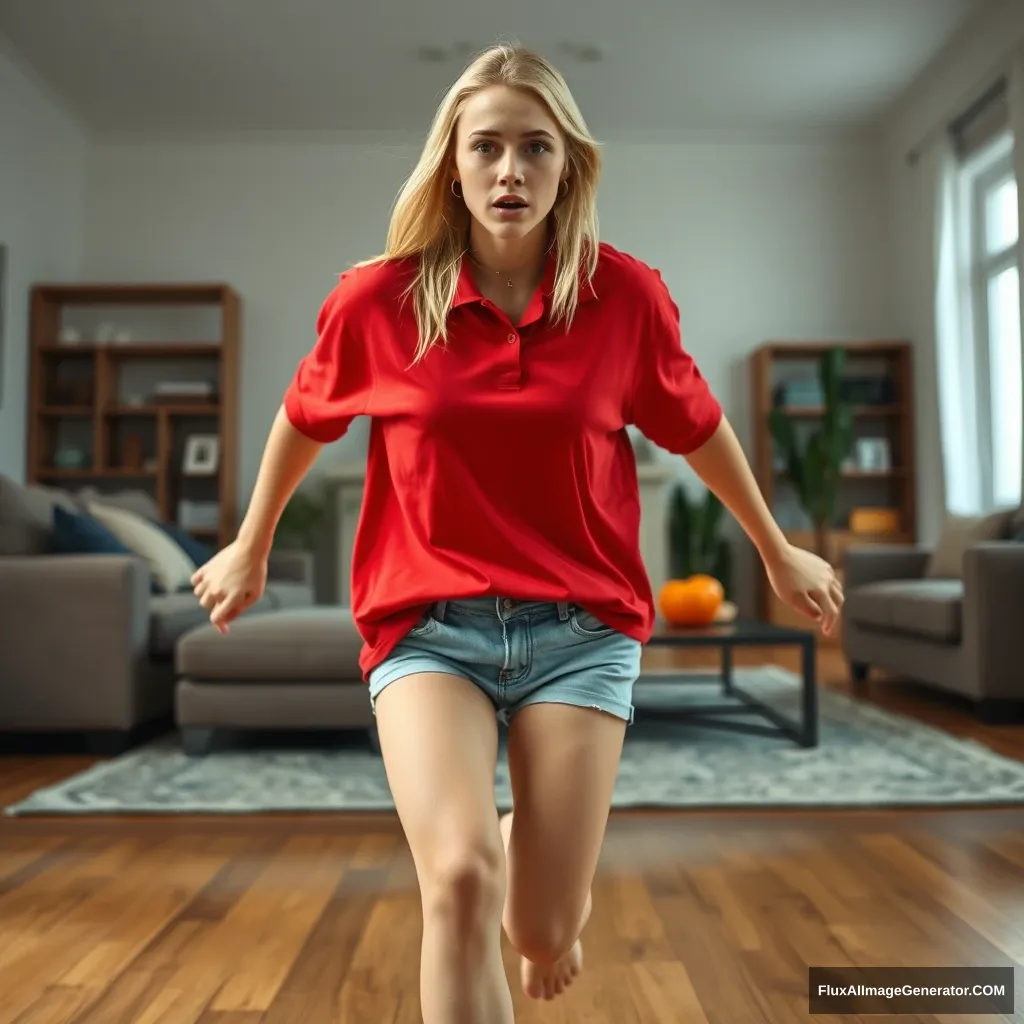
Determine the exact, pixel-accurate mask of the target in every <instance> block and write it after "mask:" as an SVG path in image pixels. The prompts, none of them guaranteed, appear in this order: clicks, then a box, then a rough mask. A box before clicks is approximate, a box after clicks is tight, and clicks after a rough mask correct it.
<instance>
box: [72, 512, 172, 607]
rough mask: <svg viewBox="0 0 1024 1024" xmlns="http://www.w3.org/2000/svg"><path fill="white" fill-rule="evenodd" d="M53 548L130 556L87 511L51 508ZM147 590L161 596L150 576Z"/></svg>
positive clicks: (160, 591)
mask: <svg viewBox="0 0 1024 1024" xmlns="http://www.w3.org/2000/svg"><path fill="white" fill-rule="evenodd" d="M53 549H54V551H56V552H57V553H58V554H62V555H134V552H133V551H132V550H131V548H128V547H126V546H125V545H124V544H123V543H122V542H121V540H120V539H119V538H118V537H117V536H116V535H115V534H113V533H111V532H110V530H108V529H107V528H106V527H105V526H104V525H103V524H102V523H101V522H100V521H99V520H98V519H95V518H94V517H93V516H91V515H89V514H88V513H87V512H68V511H67V509H63V508H61V507H60V505H54V506H53ZM150 589H151V590H152V592H153V593H154V594H162V593H163V592H164V588H163V587H162V586H160V584H159V583H157V582H156V580H155V579H153V578H152V577H150Z"/></svg>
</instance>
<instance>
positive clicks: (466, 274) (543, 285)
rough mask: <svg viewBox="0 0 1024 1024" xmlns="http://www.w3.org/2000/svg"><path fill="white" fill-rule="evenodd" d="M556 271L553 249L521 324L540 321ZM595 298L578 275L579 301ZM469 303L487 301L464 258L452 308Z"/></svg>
mask: <svg viewBox="0 0 1024 1024" xmlns="http://www.w3.org/2000/svg"><path fill="white" fill-rule="evenodd" d="M556 270H557V260H556V259H555V253H554V249H553V248H551V249H549V250H548V255H547V260H546V261H545V264H544V276H543V277H542V278H541V281H540V285H539V286H538V287H537V289H536V291H535V292H534V294H533V297H532V298H531V299H530V304H529V306H528V307H527V309H526V312H525V313H524V314H523V319H522V323H523V324H528V323H532V322H533V321H534V320H538V319H540V317H541V315H542V314H543V313H544V310H545V306H546V305H547V302H548V300H549V299H550V297H551V294H552V292H553V291H554V290H555V272H556ZM595 298H597V296H596V294H595V292H594V287H593V284H592V283H591V284H587V283H586V282H585V281H584V280H583V274H582V273H581V274H580V292H579V301H580V302H581V303H582V302H587V301H589V300H590V299H595ZM471 302H478V303H480V304H481V305H485V304H486V303H487V299H485V298H484V296H483V295H482V294H481V292H480V289H479V288H478V287H477V284H476V281H475V280H474V279H473V274H472V271H471V270H470V267H469V260H468V259H467V258H465V257H463V259H462V266H461V267H460V269H459V279H458V282H457V283H456V286H455V296H454V298H453V300H452V308H453V309H456V308H458V307H459V306H464V305H466V304H468V303H471Z"/></svg>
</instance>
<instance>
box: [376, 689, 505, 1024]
mask: <svg viewBox="0 0 1024 1024" xmlns="http://www.w3.org/2000/svg"><path fill="white" fill-rule="evenodd" d="M376 711H377V728H378V732H379V734H380V745H381V754H382V757H383V759H384V766H385V770H386V771H387V775H388V783H389V785H390V788H391V792H392V795H393V797H394V800H395V806H396V809H397V811H398V816H399V819H400V820H401V823H402V828H403V830H404V832H405V835H406V838H407V839H408V841H409V847H410V850H411V852H412V857H413V862H414V864H415V868H416V877H417V880H418V882H419V886H420V900H421V904H422V909H423V944H422V949H421V956H420V1001H421V1004H422V1012H423V1022H424V1024H483V1022H487V1024H491V1022H493V1024H512V1019H513V1018H512V995H511V993H510V991H509V986H508V979H507V978H506V976H505V969H504V964H503V962H502V957H501V911H502V904H503V901H504V898H505V878H506V876H505V864H504V860H505V858H504V857H503V855H502V845H501V834H500V832H499V829H498V822H497V819H496V815H495V811H494V770H495V765H496V762H497V749H498V732H497V722H496V719H495V714H494V709H493V707H492V705H491V703H490V701H489V700H488V699H487V697H486V696H484V694H482V693H481V692H480V691H479V690H478V689H477V688H476V687H475V686H474V685H473V684H472V683H470V682H468V681H467V680H465V679H461V678H459V677H457V676H451V675H442V674H439V673H423V674H420V675H415V676H407V677H406V678H404V679H399V680H396V681H395V682H393V683H391V684H390V685H389V686H387V687H385V688H384V689H383V690H382V691H381V693H380V695H379V696H378V698H377V702H376Z"/></svg>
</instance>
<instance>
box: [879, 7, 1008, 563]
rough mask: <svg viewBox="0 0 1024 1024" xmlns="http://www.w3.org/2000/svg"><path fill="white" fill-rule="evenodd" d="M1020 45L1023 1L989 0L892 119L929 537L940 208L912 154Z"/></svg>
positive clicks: (906, 323) (899, 269)
mask: <svg viewBox="0 0 1024 1024" xmlns="http://www.w3.org/2000/svg"><path fill="white" fill-rule="evenodd" d="M1021 45H1024V3H1022V2H1021V0H998V2H995V3H993V4H991V5H989V6H988V7H986V8H985V9H984V10H983V11H982V13H981V14H980V16H979V17H978V18H977V19H975V21H974V22H972V23H971V24H970V25H968V26H967V27H966V28H965V30H964V31H963V32H962V33H961V34H960V35H958V36H957V38H955V39H954V40H953V41H952V43H951V44H950V45H949V46H948V47H947V48H946V49H945V50H944V51H943V52H942V53H941V54H940V55H939V56H938V57H937V58H936V59H935V60H934V61H933V62H932V63H931V65H930V66H929V67H928V68H927V69H926V70H925V72H924V73H923V74H922V75H921V76H920V77H919V78H918V79H917V81H916V82H915V83H914V85H913V87H912V88H911V89H910V90H908V92H907V93H906V95H905V96H904V97H903V99H902V100H901V102H900V103H899V104H898V105H897V106H896V107H895V108H894V110H893V111H892V114H891V116H890V118H889V120H888V124H887V131H886V138H885V145H886V162H887V167H888V177H889V186H890V195H891V204H892V205H891V210H892V251H893V267H894V271H895V281H894V283H895V286H896V294H895V314H896V323H897V325H898V329H899V330H900V331H901V332H902V333H903V334H904V335H906V336H908V337H911V338H913V339H914V342H915V349H914V357H915V364H916V378H917V383H918V396H917V402H916V414H917V415H916V430H917V444H918V473H917V490H918V509H919V516H918V519H919V529H920V535H921V540H922V542H924V543H926V544H927V543H932V542H934V541H935V540H936V539H937V537H938V535H939V529H940V527H941V525H942V519H943V515H944V510H943V505H944V502H943V490H942V473H943V466H942V450H941V447H940V437H941V434H940V428H939V407H938V401H937V395H938V386H937V375H936V374H937V369H936V359H935V339H934V336H933V335H932V333H931V331H930V328H929V326H928V325H929V307H930V304H931V302H932V289H933V282H932V267H931V265H930V263H929V262H928V260H927V251H928V250H927V248H926V240H927V237H928V232H929V226H930V220H931V218H932V217H933V215H934V214H933V209H932V206H931V198H930V196H927V195H925V194H923V190H922V189H921V187H920V186H919V182H918V178H917V175H916V174H915V170H914V168H913V166H910V165H908V163H907V160H906V157H907V154H908V152H910V151H911V150H912V149H917V148H918V147H920V146H922V145H923V146H927V144H928V141H929V140H930V139H932V138H934V135H935V133H936V132H941V131H942V130H943V127H944V125H945V124H946V123H948V122H949V121H950V120H951V119H952V118H953V117H955V116H956V115H957V114H958V113H960V112H961V111H962V110H963V109H965V108H966V107H967V106H968V105H969V104H970V102H971V100H972V99H974V98H975V97H976V96H977V95H978V94H980V93H981V92H983V91H984V89H985V88H986V86H988V85H989V84H991V81H992V79H993V77H994V76H995V75H996V74H998V72H999V70H1001V69H1002V67H1003V66H1004V65H1005V62H1006V59H1007V57H1008V55H1009V53H1010V52H1011V50H1012V49H1013V48H1014V47H1019V46H1021Z"/></svg>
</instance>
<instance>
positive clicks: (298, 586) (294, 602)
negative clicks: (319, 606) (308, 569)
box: [265, 580, 313, 608]
mask: <svg viewBox="0 0 1024 1024" xmlns="http://www.w3.org/2000/svg"><path fill="white" fill-rule="evenodd" d="M265 596H266V598H267V599H268V600H269V601H270V603H271V604H272V605H273V607H275V608H306V607H308V606H309V605H311V604H312V603H313V597H312V587H310V586H309V584H308V583H291V582H289V581H287V580H274V581H273V582H271V583H268V584H267V588H266V592H265Z"/></svg>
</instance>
